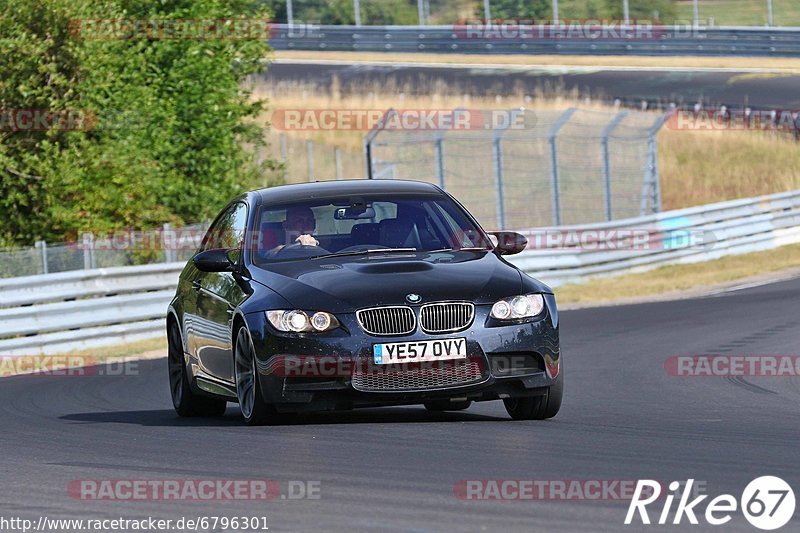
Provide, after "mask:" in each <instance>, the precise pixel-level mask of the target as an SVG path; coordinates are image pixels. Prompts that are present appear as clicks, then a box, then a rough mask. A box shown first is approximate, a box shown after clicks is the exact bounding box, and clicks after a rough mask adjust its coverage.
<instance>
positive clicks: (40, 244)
mask: <svg viewBox="0 0 800 533" xmlns="http://www.w3.org/2000/svg"><path fill="white" fill-rule="evenodd" d="M33 246H34V248H38V249H39V258H40V260H41V262H42V268H41V271H42V274H47V273H48V268H47V242H45V241H36V242H35V243H34V245H33Z"/></svg>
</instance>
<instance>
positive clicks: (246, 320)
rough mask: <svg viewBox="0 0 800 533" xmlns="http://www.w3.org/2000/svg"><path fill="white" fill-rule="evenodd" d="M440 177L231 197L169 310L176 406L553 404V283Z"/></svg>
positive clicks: (552, 411) (556, 369) (266, 414)
mask: <svg viewBox="0 0 800 533" xmlns="http://www.w3.org/2000/svg"><path fill="white" fill-rule="evenodd" d="M526 244H527V243H526V240H525V238H524V237H523V236H521V235H519V234H516V233H513V232H493V233H492V234H491V235H490V234H487V233H486V232H485V231H484V230H483V229H482V228H481V227H480V225H479V224H478V223H477V222H476V221H475V219H474V218H473V217H472V216H471V215H470V214H469V213H468V212H467V210H466V209H465V208H464V207H463V206H462V205H461V204H460V203H459V202H458V201H456V200H455V199H454V198H453V197H452V196H450V195H449V194H447V193H446V192H444V191H443V190H441V189H440V188H438V187H436V186H434V185H431V184H428V183H422V182H414V181H399V180H351V181H335V182H325V183H308V184H300V185H287V186H280V187H272V188H269V189H264V190H258V191H253V192H249V193H246V194H243V195H241V196H239V197H237V198H235V199H234V200H233V201H232V202H231V203H230V204H229V205H228V206H227V207H225V209H223V210H222V212H221V213H220V214H219V216H217V218H216V219H215V220H214V222H213V223H212V225H211V227H210V228H209V230H208V232H207V234H206V235H205V237H204V239H203V242H202V245H201V247H200V249H199V250H198V251H197V253H196V254H195V255H194V257H193V258H192V259H191V260H190V261H189V262H188V264H187V265H186V268H184V270H183V272H182V273H181V275H180V281H179V284H178V289H177V293H176V295H175V298H174V299H173V300H172V302H171V304H170V306H169V310H168V314H167V336H168V341H169V381H170V389H171V393H172V400H173V404H174V406H175V410H176V411H177V412H178V414H179V415H181V416H192V415H205V416H208V415H219V414H222V413H223V412H224V411H225V407H226V404H227V402H229V401H230V402H237V403H238V404H239V407H240V409H241V412H242V415H243V416H244V419H245V420H246V421H247V423H249V424H263V423H272V422H276V421H279V420H285V419H286V417H290V416H291V415H292V414H293V413H298V412H307V411H321V410H335V409H352V408H357V407H368V406H387V405H409V404H424V405H425V407H426V408H428V409H430V410H460V409H466V408H468V407H469V406H470V404H471V403H472V402H473V401H489V400H500V399H502V400H503V402H504V403H505V407H506V410H507V411H508V413H509V414H510V416H511V417H512V418H514V419H546V418H551V417H553V416H555V415H556V413H558V410H559V408H560V406H561V398H562V391H563V382H564V371H563V368H562V365H561V354H560V349H559V337H558V312H557V310H556V302H555V298H554V296H553V291H552V290H551V289H550V288H549V287H547V286H546V285H544V284H542V283H541V282H539V281H537V280H535V279H533V278H531V277H529V276H527V275H526V274H524V273H523V272H520V271H519V270H518V269H517V268H516V267H514V266H513V265H511V264H510V263H509V262H507V261H506V260H505V259H504V258H503V256H504V255H507V254H513V253H517V252H519V251H521V250H523V249H524V248H525V246H526Z"/></svg>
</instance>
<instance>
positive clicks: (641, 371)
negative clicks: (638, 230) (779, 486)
mask: <svg viewBox="0 0 800 533" xmlns="http://www.w3.org/2000/svg"><path fill="white" fill-rule="evenodd" d="M798 302H800V280H794V281H789V282H782V283H777V284H773V285H766V286H762V287H758V288H751V289H745V290H740V291H736V292H730V293H726V294H722V295H718V296H715V297H708V298H703V299H695V300H685V301H676V302H667V303H653V304H640V305H635V306H622V307H610V308H601V309H587V310H578V311H568V312H563V313H562V315H561V320H562V326H561V328H562V329H561V335H562V346H563V351H564V355H565V366H566V397H565V404H564V407H563V409H562V411H561V413H560V414H559V416H558V417H557V418H555V419H554V420H551V421H547V422H513V421H511V420H510V419H509V418H508V417H507V416H506V413H505V411H504V409H503V407H502V405H501V404H500V403H499V402H491V403H485V404H477V405H473V407H472V408H471V409H470V410H469V411H467V412H461V413H444V414H435V413H428V412H426V411H425V410H424V409H423V408H421V407H419V408H417V407H408V408H391V409H371V410H365V411H353V412H345V413H331V414H320V415H314V416H308V417H305V418H303V419H301V423H298V424H293V425H286V426H279V427H262V428H248V427H245V426H244V424H243V422H242V421H241V419H240V418H239V416H238V414H237V412H236V407H235V406H233V405H231V406H230V407H229V409H228V414H227V416H225V417H224V418H223V419H190V420H186V419H178V418H177V417H176V415H175V414H174V413H173V411H172V408H171V403H170V399H169V393H168V387H167V375H166V361H165V360H155V361H146V362H141V363H139V366H138V372H139V374H138V375H132V376H126V377H110V376H102V375H97V376H93V377H56V376H51V377H25V376H20V377H15V378H10V379H4V380H2V381H0V395H1V396H0V410H2V420H3V428H2V433H0V442H2V450H3V453H2V454H0V469H2V471H3V472H5V476H4V480H5V481H4V483H3V485H2V487H0V502H2V503H0V516H5V517H8V516H27V517H32V518H37V517H38V516H39V514H40V513H45V514H47V515H48V516H49V517H54V518H55V517H58V518H69V517H74V518H90V517H93V518H99V517H107V518H111V517H117V516H124V517H128V518H144V517H147V516H157V517H162V518H172V519H177V518H179V517H181V516H191V517H195V516H198V515H201V516H202V515H216V516H235V515H242V514H244V515H264V516H267V517H268V524H269V526H270V530H273V531H288V530H293V531H297V530H304V531H310V530H320V529H322V530H336V531H345V530H360V531H367V530H368V531H401V530H402V531H454V530H459V531H501V530H514V531H554V530H556V529H558V530H559V531H624V530H631V531H636V530H640V529H645V530H647V529H648V528H643V527H642V526H637V527H628V528H625V527H624V526H623V525H622V522H623V519H624V517H625V513H626V510H627V504H626V502H621V501H617V502H614V501H611V502H596V501H554V502H534V501H509V502H496V501H464V500H461V499H459V498H457V497H456V496H455V495H454V490H453V488H454V484H456V483H457V482H458V481H459V480H466V479H537V480H586V479H607V480H608V479H622V480H635V479H637V478H643V477H651V478H654V479H659V480H663V481H666V482H669V481H671V480H685V479H686V478H690V477H691V478H695V479H698V480H703V481H705V482H706V491H707V492H708V493H710V494H711V495H712V496H715V495H717V494H721V493H732V494H733V495H734V496H736V497H737V498H738V497H739V496H740V495H741V491H742V490H743V488H744V487H745V485H746V484H747V483H748V482H749V481H750V480H752V479H753V478H756V477H759V476H762V475H768V474H772V475H777V476H780V477H783V478H784V479H785V480H786V481H788V482H789V483H790V484H791V485H792V486H793V487H794V489H795V491H797V490H798V488H800V464H798V457H800V455H799V454H798V447H797V437H798V434H800V430H798V427H800V414H798V413H800V410H799V409H798V406H799V405H800V380H798V379H796V378H786V377H782V378H775V377H772V378H748V380H746V381H742V380H728V379H725V378H699V377H689V378H686V377H672V376H669V375H668V374H667V373H666V371H665V369H664V362H665V359H666V358H667V357H668V356H670V355H674V354H727V355H734V354H785V355H795V354H797V352H798V345H799V344H800V342H799V341H800V334H799V333H798V329H799V327H800V313H798V309H799V308H800V304H798ZM187 478H189V479H203V478H223V479H243V478H267V479H272V480H277V481H278V482H279V483H280V486H281V489H282V491H284V492H286V486H287V482H288V481H289V480H304V481H320V482H321V498H320V499H318V500H296V501H290V500H282V499H275V500H272V501H266V502H247V501H214V502H159V501H128V502H124V501H123V502H120V501H81V500H79V499H75V498H72V497H70V496H69V495H68V492H67V486H68V483H69V482H70V481H71V480H76V479H187ZM658 512H660V506H659V507H658V509H657V510H655V511H653V512H652V513H651V516H652V517H653V518H654V519H655V518H656V516H653V515H657V513H658ZM798 516H800V513H796V514H795V517H794V520H793V522H792V523H790V524H789V525H788V526H787V527H786V528H785V529H784V530H786V531H789V530H795V531H796V527H797V523H798V522H797V520H798ZM649 529H650V530H660V531H663V530H671V528H669V527H663V526H662V527H658V526H651V527H650V528H649ZM679 529H680V530H682V531H683V530H687V529H689V528H688V526H687V525H686V524H685V523H684V525H683V527H681V528H679ZM712 529H713V530H717V531H756V530H755V529H754V528H752V526H750V525H749V524H748V523H747V522H746V521H745V519H744V517H743V516H742V515H741V514H739V513H737V514H736V515H735V516H734V518H733V520H732V521H731V522H730V523H729V524H727V525H725V526H723V527H717V528H712V527H710V526H708V525H703V524H701V525H700V526H695V527H694V528H691V530H692V531H706V530H712Z"/></svg>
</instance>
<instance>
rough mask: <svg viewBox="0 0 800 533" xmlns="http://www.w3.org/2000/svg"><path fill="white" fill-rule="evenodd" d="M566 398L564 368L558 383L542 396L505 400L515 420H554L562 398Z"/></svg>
mask: <svg viewBox="0 0 800 533" xmlns="http://www.w3.org/2000/svg"><path fill="white" fill-rule="evenodd" d="M563 396H564V368H563V365H562V367H561V372H559V374H558V378H557V379H556V382H555V383H554V384H553V385H551V386H550V387H548V389H547V392H545V393H544V394H543V395H542V396H530V397H523V398H508V399H505V400H503V403H504V404H505V406H506V411H507V412H508V414H509V416H511V418H513V419H514V420H546V419H548V418H553V417H554V416H556V415H557V414H558V411H559V410H560V409H561V398H562V397H563Z"/></svg>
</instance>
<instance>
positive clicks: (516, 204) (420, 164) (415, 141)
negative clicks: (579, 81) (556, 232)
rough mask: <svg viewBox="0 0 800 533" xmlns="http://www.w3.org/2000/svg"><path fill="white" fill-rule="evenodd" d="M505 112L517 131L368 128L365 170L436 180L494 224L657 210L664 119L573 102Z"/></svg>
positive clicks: (516, 224) (580, 219) (523, 224)
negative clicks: (552, 107) (659, 148)
mask: <svg viewBox="0 0 800 533" xmlns="http://www.w3.org/2000/svg"><path fill="white" fill-rule="evenodd" d="M392 113H396V112H395V111H393V110H389V111H388V112H387V115H386V116H385V117H384V120H383V121H382V124H389V123H391V115H392ZM491 114H492V116H494V115H495V114H496V112H491ZM506 114H507V116H509V117H512V118H510V119H508V120H506V121H505V122H506V124H511V123H514V124H515V125H516V126H515V127H512V126H507V127H505V128H499V127H491V128H481V129H472V130H463V131H462V130H458V131H456V130H449V131H442V130H437V131H410V130H404V129H389V128H385V127H379V128H376V129H374V130H373V131H372V132H371V133H370V134H369V135H368V136H367V138H366V139H365V152H366V153H367V160H368V162H367V173H368V174H369V175H370V177H372V178H398V179H414V180H422V181H428V182H431V183H436V184H438V185H439V186H440V187H442V188H443V189H445V190H447V191H449V192H451V193H453V194H454V195H455V196H456V197H457V198H459V200H461V201H462V202H463V203H464V204H465V205H466V207H467V208H468V209H469V210H470V211H471V212H472V213H473V214H474V215H475V216H476V217H477V218H478V220H480V221H481V222H482V223H483V224H484V225H486V226H487V227H495V228H498V229H503V228H514V229H522V228H530V227H536V226H548V225H563V224H583V223H591V222H597V221H602V220H612V219H619V218H628V217H634V216H640V215H646V214H649V213H653V212H657V211H659V209H660V203H661V199H660V187H659V174H658V164H657V144H656V133H657V132H658V130H659V129H660V128H661V127H662V125H663V123H664V120H665V118H666V115H662V114H656V113H646V112H639V111H631V110H619V111H595V110H584V109H575V108H570V109H567V110H565V111H537V112H536V113H533V112H532V111H529V110H512V111H509V112H506ZM486 120H487V121H490V120H492V121H493V120H494V119H493V118H488V117H487V118H486Z"/></svg>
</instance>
